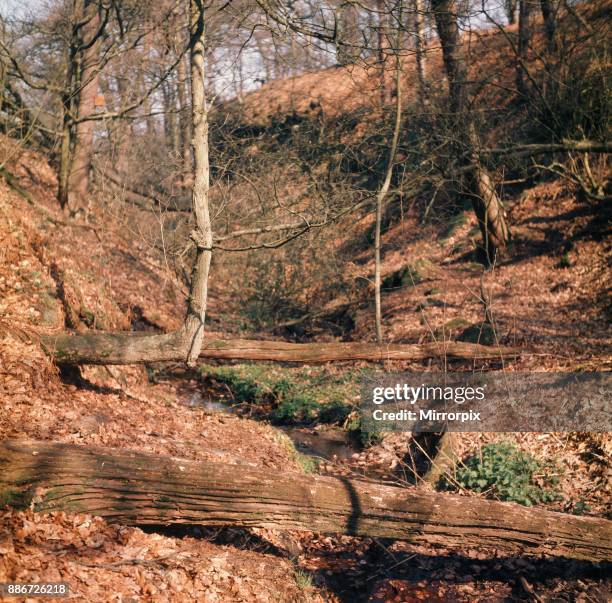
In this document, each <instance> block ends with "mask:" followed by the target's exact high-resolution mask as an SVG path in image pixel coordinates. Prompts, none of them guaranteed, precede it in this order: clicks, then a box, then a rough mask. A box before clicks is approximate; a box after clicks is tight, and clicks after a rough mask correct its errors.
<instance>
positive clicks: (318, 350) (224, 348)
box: [41, 331, 521, 364]
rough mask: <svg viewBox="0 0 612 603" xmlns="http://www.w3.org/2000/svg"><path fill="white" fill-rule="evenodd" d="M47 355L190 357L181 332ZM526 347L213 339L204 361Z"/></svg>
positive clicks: (49, 345)
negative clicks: (213, 359)
mask: <svg viewBox="0 0 612 603" xmlns="http://www.w3.org/2000/svg"><path fill="white" fill-rule="evenodd" d="M41 342H42V344H43V347H44V349H45V351H46V352H47V353H48V354H50V355H51V356H53V357H54V358H55V359H56V360H57V361H58V362H60V363H65V364H136V363H143V362H162V361H181V360H184V359H185V357H186V353H185V342H184V341H183V340H182V339H181V332H180V331H177V332H176V333H168V334H164V335H151V334H140V333H92V334H85V335H64V334H62V335H56V336H45V337H42V338H41ZM520 353H521V350H520V348H512V347H505V346H484V345H479V344H475V343H464V342H460V341H440V342H434V343H419V344H417V343H411V344H396V343H390V344H386V345H378V344H375V343H358V342H355V343H353V342H350V343H288V342H285V341H257V340H249V339H208V340H205V341H204V344H203V346H202V351H201V353H200V358H218V359H225V360H275V361H280V362H308V363H316V362H331V361H338V360H370V361H382V360H426V359H427V358H469V359H478V358H480V359H487V358H489V359H501V358H509V357H513V356H518V355H519V354H520Z"/></svg>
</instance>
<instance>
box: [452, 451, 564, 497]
mask: <svg viewBox="0 0 612 603" xmlns="http://www.w3.org/2000/svg"><path fill="white" fill-rule="evenodd" d="M557 472H558V469H557V468H556V467H555V466H554V465H553V464H552V463H550V462H545V461H541V460H539V459H537V458H536V457H534V456H533V455H532V454H530V453H529V452H524V451H522V450H519V449H518V448H517V447H516V446H515V445H514V444H513V443H512V442H509V441H501V442H494V443H492V444H487V445H486V446H484V447H483V448H482V450H481V451H480V453H479V454H475V455H474V456H472V457H470V458H468V459H467V460H466V461H465V463H464V464H463V465H461V466H460V467H459V468H458V469H457V470H456V473H455V475H454V477H453V478H451V477H449V476H444V477H442V478H441V480H440V486H441V488H442V489H446V490H454V489H456V487H457V485H458V486H460V487H461V488H464V489H466V490H471V491H473V492H481V493H483V494H486V495H487V496H488V497H490V498H496V499H498V500H502V501H508V502H516V503H520V504H522V505H527V506H531V505H534V504H538V503H547V502H554V501H556V500H559V499H560V498H561V497H560V495H559V492H558V489H557V488H558V482H559V478H558V477H557V475H556V473H557Z"/></svg>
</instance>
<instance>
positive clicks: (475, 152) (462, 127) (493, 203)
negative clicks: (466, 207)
mask: <svg viewBox="0 0 612 603" xmlns="http://www.w3.org/2000/svg"><path fill="white" fill-rule="evenodd" d="M431 6H432V9H433V10H434V12H435V19H436V26H437V29H438V35H439V37H440V42H441V44H442V56H443V59H444V67H445V69H446V75H447V78H448V89H449V100H450V110H451V113H452V115H451V119H450V123H451V127H452V128H453V129H455V130H456V131H457V132H462V133H463V139H464V140H465V141H466V142H467V146H468V150H469V152H468V155H467V162H468V164H469V165H473V166H474V169H472V170H470V172H469V173H468V177H467V181H466V184H467V188H468V192H469V194H470V196H471V199H472V205H473V207H474V212H475V214H476V217H477V219H478V224H479V227H480V231H481V233H482V238H483V244H484V249H485V252H486V256H487V260H488V262H489V263H493V262H494V261H495V259H496V257H497V251H498V249H502V248H503V247H505V245H506V243H507V242H508V240H509V238H510V232H509V229H508V226H507V224H506V217H505V211H504V208H503V205H502V202H501V199H500V198H499V196H498V195H497V192H496V191H495V187H494V185H493V181H492V179H491V176H490V175H489V172H488V171H487V169H486V168H485V167H484V165H483V164H482V162H481V160H480V154H479V148H480V139H479V136H478V132H477V130H476V125H475V123H474V120H473V117H472V116H471V115H470V114H469V113H468V111H467V90H466V78H467V67H466V64H465V59H464V57H463V53H462V51H461V47H460V38H459V27H458V23H457V7H456V4H455V0H432V2H431ZM457 153H458V154H461V153H462V149H461V148H457Z"/></svg>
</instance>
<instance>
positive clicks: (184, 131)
mask: <svg viewBox="0 0 612 603" xmlns="http://www.w3.org/2000/svg"><path fill="white" fill-rule="evenodd" d="M176 77H177V95H178V103H179V111H180V113H179V123H180V128H181V157H182V160H183V161H182V171H183V174H182V181H183V182H186V181H188V180H189V175H190V174H191V145H190V142H189V141H190V135H189V130H190V124H189V119H188V117H187V115H188V113H189V109H188V103H187V91H186V88H187V86H188V85H189V82H188V81H187V75H186V72H185V59H184V58H181V60H180V61H179V62H178V64H177V66H176Z"/></svg>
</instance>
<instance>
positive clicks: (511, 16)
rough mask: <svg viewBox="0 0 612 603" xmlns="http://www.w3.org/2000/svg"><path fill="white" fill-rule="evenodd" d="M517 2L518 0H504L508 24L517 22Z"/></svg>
mask: <svg viewBox="0 0 612 603" xmlns="http://www.w3.org/2000/svg"><path fill="white" fill-rule="evenodd" d="M516 4H517V0H504V10H505V11H506V18H507V19H508V25H514V24H515V23H516Z"/></svg>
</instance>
